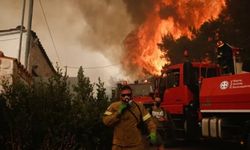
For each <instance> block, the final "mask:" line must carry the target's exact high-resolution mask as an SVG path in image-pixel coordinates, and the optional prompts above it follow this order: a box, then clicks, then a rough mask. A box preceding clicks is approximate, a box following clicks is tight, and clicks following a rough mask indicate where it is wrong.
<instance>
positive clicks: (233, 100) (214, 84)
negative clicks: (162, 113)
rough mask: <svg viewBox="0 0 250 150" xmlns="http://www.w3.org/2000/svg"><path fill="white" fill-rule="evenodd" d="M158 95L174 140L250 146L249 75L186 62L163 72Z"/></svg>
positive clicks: (210, 65)
mask: <svg viewBox="0 0 250 150" xmlns="http://www.w3.org/2000/svg"><path fill="white" fill-rule="evenodd" d="M159 92H160V97H161V99H162V103H161V107H163V108H164V109H165V110H166V111H167V112H168V113H169V114H170V116H171V119H169V121H170V122H171V123H172V126H170V127H171V128H169V129H168V130H169V131H168V132H169V133H170V134H172V135H171V136H169V137H171V138H172V139H169V140H173V139H174V140H175V139H184V140H194V139H196V140H197V139H201V137H202V138H213V139H220V140H229V141H234V142H239V143H240V144H242V145H247V147H248V148H249V143H250V98H249V97H250V73H244V74H221V68H219V66H218V65H216V64H203V63H201V62H192V63H191V62H185V63H183V64H176V65H172V66H169V67H167V68H166V69H165V70H164V71H163V72H162V78H161V79H160V82H159Z"/></svg>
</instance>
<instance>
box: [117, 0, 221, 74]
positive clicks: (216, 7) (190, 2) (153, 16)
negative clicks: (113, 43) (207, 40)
mask: <svg viewBox="0 0 250 150" xmlns="http://www.w3.org/2000/svg"><path fill="white" fill-rule="evenodd" d="M225 6H226V2H225V0H216V1H213V0H154V6H153V9H152V10H151V11H150V12H147V19H146V20H145V21H144V23H143V24H141V25H139V26H138V28H137V29H135V30H134V31H132V32H131V33H130V34H129V35H128V36H127V37H126V39H125V41H124V45H125V47H124V48H125V50H126V52H125V55H124V59H123V60H122V63H123V66H124V68H125V69H126V70H129V71H130V72H133V73H135V72H137V75H140V74H144V73H149V74H153V75H159V74H160V72H161V68H162V66H164V65H165V64H170V63H171V62H170V60H169V58H168V57H166V56H167V54H164V53H163V52H162V51H161V50H160V49H159V48H158V46H157V43H160V42H161V39H162V36H164V35H166V34H171V35H172V36H173V38H174V39H175V40H176V39H178V38H180V37H181V36H187V37H188V38H190V39H192V38H194V35H192V32H191V31H190V27H192V28H194V29H197V30H198V29H199V28H200V27H201V25H202V24H203V23H205V22H206V21H208V20H212V19H217V18H218V16H219V14H220V12H221V11H222V10H223V8H225Z"/></svg>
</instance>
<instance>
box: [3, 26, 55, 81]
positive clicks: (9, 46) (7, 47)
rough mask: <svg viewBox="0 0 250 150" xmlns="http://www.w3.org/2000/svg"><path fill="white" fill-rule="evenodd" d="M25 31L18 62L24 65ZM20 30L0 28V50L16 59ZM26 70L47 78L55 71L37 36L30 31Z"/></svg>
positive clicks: (36, 75)
mask: <svg viewBox="0 0 250 150" xmlns="http://www.w3.org/2000/svg"><path fill="white" fill-rule="evenodd" d="M26 37H27V32H26V31H24V33H23V42H22V51H21V58H20V63H21V64H22V65H24V66H25V48H26V46H25V45H26ZM19 38H20V30H19V29H18V28H14V29H8V30H0V51H2V52H3V53H4V55H5V56H7V57H12V58H15V59H18V51H19ZM27 70H28V72H29V73H31V74H32V75H33V76H34V77H41V78H48V77H51V76H52V75H54V74H56V71H55V69H54V67H53V65H52V63H51V61H50V59H49V57H48V56H47V54H46V52H45V49H44V48H43V46H42V44H41V42H40V41H39V38H38V36H37V35H36V33H35V32H33V31H32V32H31V48H30V53H29V57H28V66H27Z"/></svg>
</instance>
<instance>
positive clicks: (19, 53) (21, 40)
mask: <svg viewBox="0 0 250 150" xmlns="http://www.w3.org/2000/svg"><path fill="white" fill-rule="evenodd" d="M25 7H26V0H23V10H22V18H21V28H20V41H19V51H18V61H19V62H20V60H21V52H22V42H23V21H24V14H25Z"/></svg>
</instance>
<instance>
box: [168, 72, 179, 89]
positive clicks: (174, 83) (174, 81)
mask: <svg viewBox="0 0 250 150" xmlns="http://www.w3.org/2000/svg"><path fill="white" fill-rule="evenodd" d="M166 84H167V85H166V88H173V87H178V86H179V84H180V70H179V69H173V70H169V71H167V82H166Z"/></svg>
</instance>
